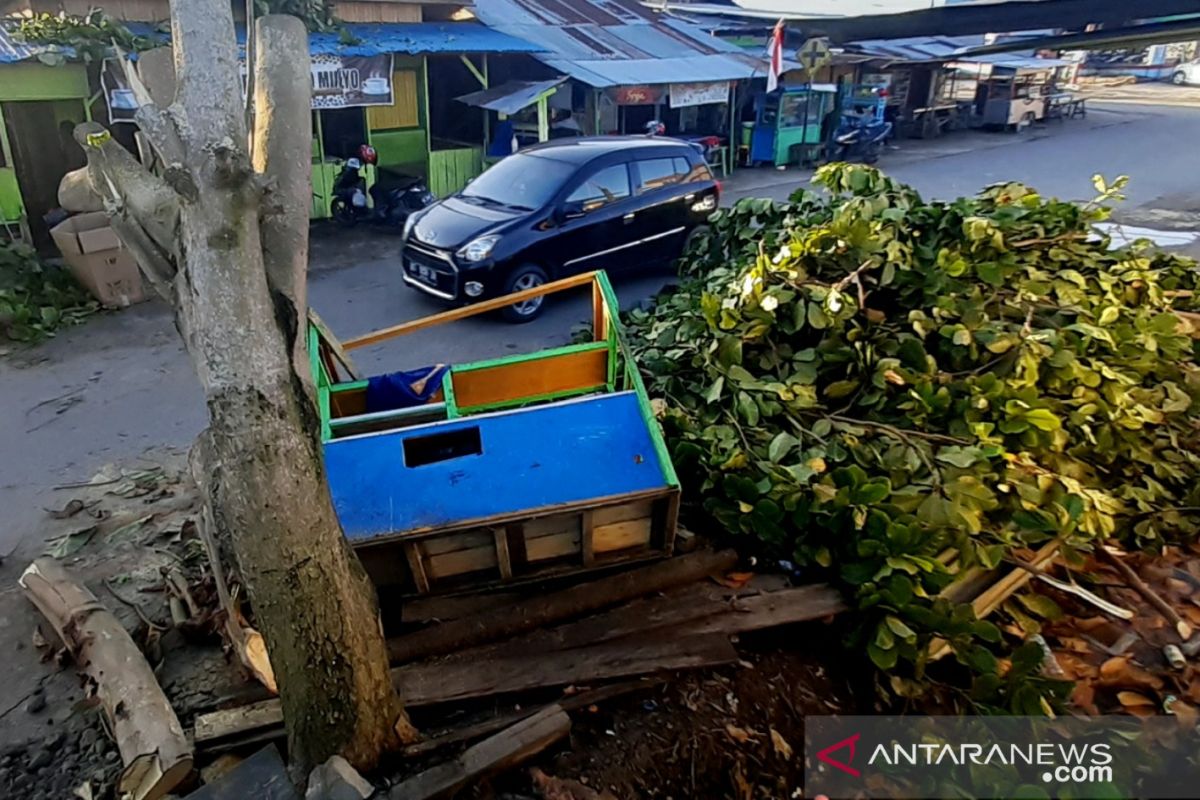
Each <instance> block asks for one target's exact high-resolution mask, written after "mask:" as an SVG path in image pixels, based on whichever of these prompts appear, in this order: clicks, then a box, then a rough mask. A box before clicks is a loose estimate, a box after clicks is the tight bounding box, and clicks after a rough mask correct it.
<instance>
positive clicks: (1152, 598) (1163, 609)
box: [1096, 545, 1192, 642]
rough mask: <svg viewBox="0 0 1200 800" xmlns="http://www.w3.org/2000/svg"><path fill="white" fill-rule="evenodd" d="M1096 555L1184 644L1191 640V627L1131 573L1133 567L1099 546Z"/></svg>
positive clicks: (1135, 574)
mask: <svg viewBox="0 0 1200 800" xmlns="http://www.w3.org/2000/svg"><path fill="white" fill-rule="evenodd" d="M1096 555H1097V556H1098V557H1099V558H1100V559H1101V560H1103V561H1106V562H1108V563H1109V564H1111V565H1112V566H1113V567H1115V568H1116V570H1117V572H1119V573H1121V577H1122V578H1124V579H1125V580H1126V581H1127V582H1128V583H1129V586H1130V588H1132V589H1133V590H1135V591H1136V592H1137V593H1138V594H1140V595H1141V596H1142V597H1144V598H1145V599H1146V602H1148V603H1149V604H1150V605H1152V606H1154V608H1155V609H1157V610H1158V613H1160V614H1162V615H1163V616H1164V617H1166V618H1167V621H1168V622H1170V623H1171V625H1172V626H1174V628H1175V633H1176V634H1178V635H1179V638H1180V639H1182V640H1183V641H1185V642H1186V641H1187V640H1188V639H1190V638H1192V626H1191V625H1190V624H1188V622H1187V621H1186V620H1184V619H1183V617H1181V616H1179V612H1177V611H1176V610H1175V609H1173V608H1171V605H1170V604H1169V603H1168V602H1167V601H1166V600H1163V599H1162V597H1160V596H1159V595H1158V594H1157V593H1155V591H1154V590H1153V589H1151V588H1150V587H1149V586H1148V585H1147V584H1146V582H1145V581H1144V580H1142V579H1141V578H1140V577H1139V576H1138V574H1137V573H1136V572H1134V571H1133V567H1131V566H1129V565H1128V564H1126V563H1125V562H1124V561H1122V560H1121V559H1119V558H1117V556H1116V554H1115V553H1113V552H1112V551H1111V550H1109V549H1108V548H1107V547H1105V546H1104V545H1100V546H1099V547H1097V548H1096Z"/></svg>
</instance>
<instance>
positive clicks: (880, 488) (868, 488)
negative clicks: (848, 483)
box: [850, 478, 892, 506]
mask: <svg viewBox="0 0 1200 800" xmlns="http://www.w3.org/2000/svg"><path fill="white" fill-rule="evenodd" d="M891 493H892V485H891V483H890V482H889V481H888V480H887V478H884V479H883V480H878V481H872V482H871V483H864V484H863V485H862V486H859V487H856V488H855V489H854V490H853V491H852V492H851V493H850V502H852V503H854V504H855V505H859V506H870V505H874V504H875V503H882V502H883V501H884V500H885V499H886V498H887V496H888V495H889V494H891Z"/></svg>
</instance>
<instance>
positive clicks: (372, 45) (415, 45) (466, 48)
mask: <svg viewBox="0 0 1200 800" xmlns="http://www.w3.org/2000/svg"><path fill="white" fill-rule="evenodd" d="M342 28H343V29H344V30H345V34H344V35H343V34H342V33H340V32H337V31H333V32H330V33H321V32H317V33H310V34H309V35H308V53H309V55H313V56H382V55H387V54H388V53H405V54H407V55H414V56H415V55H433V54H437V53H538V52H541V51H542V50H543V48H541V47H539V46H538V45H535V44H531V43H529V42H526V41H523V40H521V39H518V38H516V37H515V36H509V35H508V34H506V33H502V32H500V31H497V30H493V29H491V28H488V27H486V26H484V25H480V24H479V23H477V22H396V23H387V22H380V23H350V22H348V23H345V24H343V25H342ZM237 41H238V45H239V46H241V47H245V45H246V29H245V27H244V26H242V25H239V26H238V28H237Z"/></svg>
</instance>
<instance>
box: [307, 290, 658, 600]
mask: <svg viewBox="0 0 1200 800" xmlns="http://www.w3.org/2000/svg"><path fill="white" fill-rule="evenodd" d="M583 287H590V289H591V306H592V337H591V341H587V342H582V343H577V344H570V345H566V346H563V347H555V348H550V349H546V350H541V351H538V352H534V353H527V354H519V355H511V356H505V357H502V358H495V359H487V360H482V361H475V362H470V363H465V364H455V365H452V366H451V367H450V368H449V369H448V370H447V372H446V373H445V375H444V376H443V378H442V382H441V389H440V391H439V392H437V393H435V394H434V395H433V397H432V398H431V399H430V402H429V403H427V404H425V405H418V406H414V407H411V408H405V409H396V410H390V411H382V412H373V413H370V412H367V411H366V410H365V408H364V402H365V401H364V400H363V398H364V396H365V392H366V388H367V383H368V382H367V381H366V380H363V379H362V378H361V376H359V374H358V372H357V370H356V369H355V368H354V365H353V361H352V360H351V358H350V355H349V351H351V350H354V349H356V348H361V347H366V346H369V345H375V344H379V343H381V342H384V341H387V340H391V339H395V338H397V337H401V336H404V335H406V334H410V333H413V332H416V331H419V330H425V329H428V328H431V327H434V326H437V325H443V324H447V323H451V322H455V321H458V320H462V319H466V318H469V317H473V316H477V315H480V314H486V313H489V312H493V311H496V310H499V309H501V308H503V307H505V306H507V305H510V304H512V303H516V302H521V301H522V300H527V299H531V298H535V297H539V296H547V295H553V294H556V293H560V292H564V291H569V290H573V289H574V290H578V289H581V288H583ZM618 309H619V306H618V304H617V299H616V295H615V293H614V292H613V289H612V286H611V284H610V283H609V281H608V278H607V276H606V275H605V274H604V273H603V272H592V273H587V274H584V275H579V276H575V277H571V278H566V279H564V280H560V281H555V282H553V283H548V284H546V285H544V286H540V287H536V288H534V289H529V290H526V291H522V292H517V293H514V294H512V295H508V296H506V297H500V298H496V299H493V300H488V301H485V302H481V303H478V304H475V305H471V306H466V307H462V308H456V309H453V310H450V311H446V312H443V313H441V314H436V315H433V316H430V317H425V318H422V319H418V320H413V321H411V322H407V323H403V324H400V325H396V326H393V327H390V328H385V329H383V330H379V331H375V332H373V333H369V334H366V335H364V336H359V337H357V338H354V339H350V340H347V341H345V342H344V343H341V344H339V343H338V342H337V341H336V340H335V339H334V338H333V337H332V336H331V335H330V334H329V333H328V331H327V330H326V329H325V328H324V326H323V324H321V322H320V320H319V319H314V320H313V321H312V324H310V326H309V331H308V336H309V352H310V356H311V358H312V369H313V375H314V376H315V380H316V386H317V395H318V408H319V411H320V418H321V439H322V443H323V445H324V446H325V454H326V465H327V469H328V470H329V471H330V486H331V491H332V492H333V494H334V502H335V506H336V507H338V510H339V516H340V517H341V519H342V524H343V528H344V529H345V530H346V532H347V536H348V538H350V540H351V542H352V544H353V545H354V547H355V549H356V550H357V552H358V554H359V556H360V558H361V559H362V561H363V563H364V565H365V566H366V567H367V570H368V572H369V573H370V574H371V576H372V578H373V579H374V580H375V582H376V584H377V585H380V586H381V587H398V588H399V589H401V590H402V592H403V593H418V594H424V593H429V592H438V591H461V590H464V589H466V590H473V589H476V588H482V587H484V586H489V585H493V584H495V583H509V582H515V581H525V580H536V579H543V578H546V577H550V576H555V575H561V574H565V573H571V572H580V571H585V570H592V569H600V568H604V567H608V566H611V565H613V564H616V563H624V562H629V561H637V560H644V559H652V558H659V557H663V556H666V555H669V554H670V552H671V550H672V547H673V541H674V534H675V528H676V522H677V516H678V510H679V481H678V478H677V476H676V474H675V471H674V467H673V466H672V464H671V459H670V456H669V454H668V452H667V448H666V444H665V442H664V441H663V437H662V432H661V430H660V429H659V426H658V422H657V420H656V419H655V417H654V413H653V411H652V408H651V405H650V402H649V398H648V396H647V394H646V389H645V386H644V384H643V383H642V379H641V376H640V375H639V374H638V370H637V367H636V365H635V363H634V361H633V359H632V358H631V357H630V354H629V351H628V348H627V346H626V343H625V341H624V338H623V336H622V332H621V328H620V321H619V318H618ZM618 406H620V407H621V408H622V409H623V415H622V416H620V419H621V420H622V422H620V423H619V424H616V425H614V427H616V428H619V427H620V426H621V425H624V426H625V427H626V428H629V429H634V428H636V429H637V430H636V431H632V430H631V433H633V434H636V438H637V441H638V442H640V443H641V445H640V446H643V448H642V449H643V450H644V451H645V452H642V451H640V450H639V452H638V454H637V455H636V456H634V459H633V460H632V461H630V462H629V463H628V464H627V466H626V467H621V468H619V471H621V472H622V473H624V472H628V473H631V474H632V473H634V472H637V473H638V474H641V475H643V476H647V477H648V480H647V481H644V482H643V484H639V485H638V488H636V489H635V490H632V491H617V492H612V493H607V492H604V493H597V494H596V495H594V496H586V497H575V498H573V499H570V500H568V501H565V502H556V503H548V504H544V505H536V506H529V507H520V508H510V509H507V510H504V511H503V513H488V514H482V515H479V516H471V515H470V512H469V511H468V512H464V513H465V514H466V516H465V518H453V519H451V518H446V519H438V520H436V521H435V522H433V523H431V524H416V525H400V526H398V527H397V528H396V529H395V530H391V529H388V528H387V527H384V528H380V527H379V526H378V525H377V524H375V523H374V522H372V518H370V517H369V515H367V514H365V513H364V512H362V510H361V508H360V506H363V505H371V504H372V502H374V499H375V498H373V497H372V496H370V495H369V494H368V495H363V491H367V492H370V491H373V489H370V488H368V489H366V490H364V489H363V483H364V481H362V480H361V479H360V480H358V481H357V482H352V481H350V480H349V479H346V480H342V473H344V472H345V471H347V470H348V469H350V470H357V469H358V462H353V463H352V464H351V466H349V467H347V462H346V459H345V457H343V456H342V455H341V454H340V452H339V448H342V447H343V446H344V445H343V444H342V442H349V443H352V444H353V445H354V446H355V447H356V448H357V450H358V451H359V455H357V456H355V457H356V458H363V459H369V458H371V457H372V456H371V455H370V453H371V452H373V449H374V450H377V449H378V448H377V447H376V445H377V444H378V439H372V437H379V436H382V435H386V436H393V435H394V436H397V437H402V436H409V435H410V432H411V431H414V430H415V431H418V432H421V433H427V432H428V431H429V430H435V431H436V430H454V429H456V428H458V427H461V425H459V423H462V424H470V423H471V422H476V421H477V422H478V423H479V424H480V425H481V426H484V428H485V430H487V426H497V427H498V426H509V427H511V426H513V425H515V424H518V423H520V422H522V418H521V417H520V415H523V414H524V415H528V420H529V421H530V422H531V423H534V424H536V422H537V421H540V422H541V424H548V423H547V422H546V420H549V419H551V418H552V417H551V415H557V417H553V418H555V419H573V418H575V417H577V416H579V415H586V414H591V413H596V412H597V411H598V409H600V408H601V407H603V408H604V409H609V408H617V407H618ZM635 409H636V410H635ZM431 419H432V420H433V421H432V422H431ZM522 424H523V423H522ZM580 424H581V425H584V426H585V427H586V425H587V422H586V421H585V422H581V423H580ZM422 425H423V426H425V427H420V426H422ZM410 440H411V439H410ZM509 446H510V449H511V445H509ZM372 448H373V449H372ZM388 452H399V451H398V450H396V448H395V446H394V445H393V446H391V449H390V450H389V451H388ZM406 452H407V451H406ZM556 452H557V451H556ZM481 453H482V451H480V452H479V454H481ZM399 461H400V460H399V459H398V458H397V457H396V456H392V462H383V463H382V466H380V467H377V469H378V470H379V471H380V472H381V473H388V472H389V471H390V472H392V473H395V472H397V471H400V470H403V468H404V467H405V465H404V464H402V463H399ZM601 461H604V459H601ZM393 462H394V463H393ZM622 463H624V462H622ZM655 465H656V466H657V468H658V469H657V471H656V470H654V469H652V467H653V466H655ZM593 466H595V465H594V464H590V463H581V464H579V465H578V468H579V470H580V480H582V479H584V478H586V477H589V473H587V472H586V470H588V469H589V468H592V467H593ZM609 466H610V467H611V465H609ZM595 468H596V469H604V468H605V467H604V465H603V464H601V465H599V466H595ZM530 480H531V481H532V480H541V479H540V478H539V479H530ZM546 480H550V481H551V482H553V481H552V478H550V476H547V478H546ZM431 481H435V482H436V477H435V478H431ZM614 481H615V483H616V484H617V485H622V486H623V485H625V484H626V481H624V475H618V476H614ZM386 482H387V475H386V474H384V475H382V476H381V478H380V483H381V484H386ZM600 484H602V485H605V486H607V485H609V483H606V482H605V481H600ZM509 485H511V481H510V482H509ZM523 485H524V484H522V486H523ZM346 487H350V488H346ZM379 491H386V489H385V488H381V489H379ZM356 492H357V494H355V493H356ZM364 498H365V499H364ZM435 499H439V500H444V499H445V498H444V497H439V498H435ZM476 500H477V498H474V497H465V496H464V497H463V501H464V505H471V503H473V502H476ZM414 502H418V503H419V502H420V500H416V501H414ZM455 505H457V504H455ZM456 511H457V508H456ZM450 516H452V517H453V516H455V515H454V514H451V515H450Z"/></svg>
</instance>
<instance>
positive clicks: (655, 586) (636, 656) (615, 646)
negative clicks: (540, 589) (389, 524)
mask: <svg viewBox="0 0 1200 800" xmlns="http://www.w3.org/2000/svg"><path fill="white" fill-rule="evenodd" d="M736 560H737V559H736V556H735V555H734V553H733V552H732V551H723V552H710V551H703V552H697V553H692V554H689V555H686V556H680V557H677V558H674V559H671V560H669V561H665V562H661V563H658V564H654V565H652V566H649V567H642V568H639V569H636V570H632V571H629V572H623V573H620V574H617V575H612V576H609V577H605V578H601V579H599V580H594V581H591V582H589V583H585V584H579V585H576V586H572V587H569V588H567V589H563V590H561V591H558V592H553V593H550V594H543V595H538V596H534V597H532V598H524V599H522V598H517V597H510V598H509V599H508V601H507V602H505V601H504V600H503V598H500V599H498V598H496V597H492V598H488V599H484V600H483V603H484V604H483V605H482V607H481V606H480V603H479V599H478V598H445V599H443V600H441V601H439V600H438V599H436V598H427V599H423V600H421V601H420V606H419V611H420V615H421V616H423V617H424V618H425V619H430V618H436V619H437V620H438V622H436V623H435V624H432V625H429V626H428V627H425V628H422V629H421V630H418V631H416V632H414V633H409V634H406V635H404V636H401V637H398V638H396V639H393V640H390V641H389V648H390V653H391V656H392V659H393V663H394V664H395V665H396V666H395V668H394V669H393V670H392V679H393V681H394V682H395V684H396V688H397V690H398V691H399V693H400V696H401V697H403V698H404V701H405V703H406V704H407V705H408V706H409V707H410V708H418V707H421V706H430V705H434V704H439V703H448V702H458V701H465V700H472V699H477V698H483V697H490V696H495V695H513V694H517V693H520V692H525V691H530V690H536V689H544V688H552V687H558V686H570V685H590V686H596V685H597V684H599V683H602V682H605V681H614V680H618V679H625V680H626V681H627V682H626V683H625V684H620V685H621V686H626V687H631V688H636V687H637V686H638V685H639V683H638V682H637V681H634V682H632V683H629V682H628V679H629V678H631V677H636V676H644V675H655V674H661V673H663V672H667V671H672V670H681V669H693V668H699V667H711V666H718V665H721V664H728V663H732V662H735V661H737V658H738V656H737V653H736V651H735V650H734V648H733V646H732V644H731V643H730V636H732V635H735V634H739V633H743V632H746V631H752V630H758V629H763V628H770V627H775V626H779V625H786V624H791V623H796V622H804V621H807V620H814V619H821V618H825V617H829V616H831V615H834V614H837V613H839V612H841V611H843V610H844V609H845V606H844V604H843V602H842V599H841V596H840V595H839V594H838V593H837V592H836V591H835V590H833V589H832V588H830V587H828V586H826V585H812V586H802V587H789V586H787V585H786V582H785V580H784V579H783V578H781V577H776V576H757V577H755V578H754V579H752V580H750V581H748V582H747V583H745V584H744V585H742V586H740V587H738V588H729V587H727V586H724V585H722V584H720V583H717V582H715V581H712V580H710V579H709V578H710V576H712V575H719V574H722V573H724V572H727V571H728V570H729V569H731V568H732V567H733V566H734V565H735V564H736ZM489 602H490V605H489V604H488V603H489ZM415 615H416V614H415V612H414V614H412V615H409V614H406V617H407V618H408V619H409V620H411V619H412V617H413V616H415ZM605 688H606V687H603V686H599V687H597V688H596V691H603V690H604V689H605ZM624 690H625V691H628V689H624ZM609 691H612V689H611V688H609ZM512 721H513V720H511V719H510V720H508V722H509V723H511V722H512ZM282 722H283V718H282V712H281V709H280V705H279V702H278V700H275V699H272V700H266V701H263V702H260V703H255V704H251V705H248V706H241V707H239V708H230V709H222V710H218V711H214V712H212V713H209V714H204V715H201V716H199V717H198V718H197V719H196V720H195V725H194V728H193V731H192V733H193V740H194V742H195V744H196V747H197V748H198V749H199V750H201V751H208V752H220V751H224V750H228V749H231V748H234V747H239V746H242V745H244V744H246V743H248V742H254V741H264V740H269V739H271V738H274V737H277V736H281V735H282V732H283V728H282ZM491 730H495V727H494V726H488V725H484V726H482V727H481V728H480V729H479V730H478V731H477V733H476V735H477V736H482V735H486V733H488V732H489V731H491ZM450 735H452V736H457V734H453V733H452V734H450ZM468 738H470V737H468ZM455 741H465V739H463V738H461V736H457V738H455ZM425 744H427V743H425ZM420 746H421V745H418V747H420Z"/></svg>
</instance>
